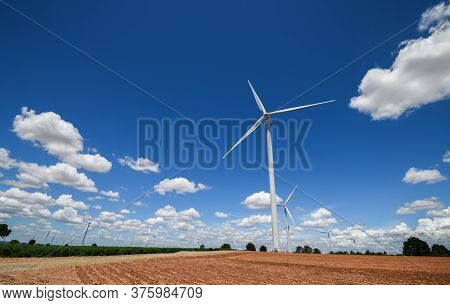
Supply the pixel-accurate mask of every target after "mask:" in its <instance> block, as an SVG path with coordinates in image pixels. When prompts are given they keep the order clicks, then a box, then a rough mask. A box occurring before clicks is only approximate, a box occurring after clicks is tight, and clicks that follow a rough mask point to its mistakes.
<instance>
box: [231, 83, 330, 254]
mask: <svg viewBox="0 0 450 305" xmlns="http://www.w3.org/2000/svg"><path fill="white" fill-rule="evenodd" d="M248 84H249V85H250V89H251V90H252V93H253V96H254V98H255V100H256V104H257V105H258V108H259V110H261V112H262V116H261V117H260V118H259V119H258V120H257V121H256V123H255V124H254V125H253V126H252V127H251V128H250V129H249V130H248V131H247V132H246V133H245V134H244V136H243V137H242V138H240V139H239V141H237V142H236V144H234V146H233V147H231V149H230V150H229V151H228V152H227V153H226V154H225V155H224V156H223V158H225V157H226V156H227V155H228V154H229V153H230V152H231V151H232V150H233V149H234V148H235V147H236V146H238V145H239V144H240V143H241V142H242V141H244V140H245V139H246V138H247V137H248V136H249V135H250V134H251V133H252V132H253V131H255V130H256V129H257V128H258V127H259V126H260V125H261V124H262V123H263V122H264V121H265V122H266V139H267V140H266V143H267V163H268V168H269V184H270V208H271V212H272V243H273V251H274V252H278V251H279V250H280V235H279V230H278V211H277V194H276V191H275V173H274V168H273V150H272V136H271V134H270V126H271V125H272V120H271V119H270V116H272V115H277V114H281V113H285V112H289V111H294V110H300V109H304V108H308V107H313V106H318V105H323V104H327V103H331V102H334V100H331V101H326V102H321V103H315V104H310V105H304V106H297V107H292V108H287V109H283V110H276V111H272V112H267V111H266V108H264V105H263V103H262V101H261V100H260V98H259V97H258V95H257V94H256V91H255V89H253V86H252V84H251V83H250V81H248Z"/></svg>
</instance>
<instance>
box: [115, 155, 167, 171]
mask: <svg viewBox="0 0 450 305" xmlns="http://www.w3.org/2000/svg"><path fill="white" fill-rule="evenodd" d="M117 160H118V161H119V163H120V164H121V165H124V166H128V167H129V168H131V169H132V170H135V171H138V172H143V173H150V172H151V173H159V172H160V170H159V164H158V163H155V162H153V161H150V160H149V159H147V158H141V157H139V158H138V159H137V160H134V159H133V158H132V157H130V156H125V157H123V158H118V159H117Z"/></svg>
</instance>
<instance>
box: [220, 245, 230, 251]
mask: <svg viewBox="0 0 450 305" xmlns="http://www.w3.org/2000/svg"><path fill="white" fill-rule="evenodd" d="M220 250H231V245H230V244H223V245H222V246H221V247H220Z"/></svg>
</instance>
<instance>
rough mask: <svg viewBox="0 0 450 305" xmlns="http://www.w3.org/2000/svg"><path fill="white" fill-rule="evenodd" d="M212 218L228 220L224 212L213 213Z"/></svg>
mask: <svg viewBox="0 0 450 305" xmlns="http://www.w3.org/2000/svg"><path fill="white" fill-rule="evenodd" d="M214 216H216V217H218V218H228V214H226V213H224V212H215V213H214Z"/></svg>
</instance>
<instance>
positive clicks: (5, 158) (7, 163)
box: [0, 148, 17, 169]
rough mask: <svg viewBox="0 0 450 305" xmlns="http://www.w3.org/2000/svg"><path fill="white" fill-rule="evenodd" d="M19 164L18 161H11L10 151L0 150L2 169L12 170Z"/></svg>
mask: <svg viewBox="0 0 450 305" xmlns="http://www.w3.org/2000/svg"><path fill="white" fill-rule="evenodd" d="M16 163H17V161H16V160H14V159H11V157H10V156H9V151H7V150H6V149H4V148H0V168H3V169H10V168H11V167H13V166H15V165H16Z"/></svg>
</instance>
